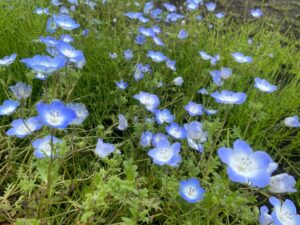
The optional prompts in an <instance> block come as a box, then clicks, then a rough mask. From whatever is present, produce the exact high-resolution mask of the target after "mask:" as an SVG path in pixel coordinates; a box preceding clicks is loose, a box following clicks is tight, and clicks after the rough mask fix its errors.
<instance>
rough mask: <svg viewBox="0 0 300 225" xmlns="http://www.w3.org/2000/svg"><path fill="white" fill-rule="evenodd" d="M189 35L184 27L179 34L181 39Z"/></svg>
mask: <svg viewBox="0 0 300 225" xmlns="http://www.w3.org/2000/svg"><path fill="white" fill-rule="evenodd" d="M188 36H189V35H188V32H187V31H186V30H184V29H181V30H180V31H179V33H178V35H177V37H178V38H179V39H180V40H183V39H186V38H187V37H188Z"/></svg>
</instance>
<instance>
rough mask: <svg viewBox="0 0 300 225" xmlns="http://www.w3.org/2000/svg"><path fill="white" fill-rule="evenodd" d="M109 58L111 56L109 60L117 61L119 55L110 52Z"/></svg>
mask: <svg viewBox="0 0 300 225" xmlns="http://www.w3.org/2000/svg"><path fill="white" fill-rule="evenodd" d="M108 56H109V58H111V59H116V58H118V54H117V53H115V52H110V53H108Z"/></svg>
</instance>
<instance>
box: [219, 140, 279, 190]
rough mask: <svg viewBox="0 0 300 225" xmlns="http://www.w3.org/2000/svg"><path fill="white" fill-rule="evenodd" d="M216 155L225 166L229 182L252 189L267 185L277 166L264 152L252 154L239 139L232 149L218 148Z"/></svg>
mask: <svg viewBox="0 0 300 225" xmlns="http://www.w3.org/2000/svg"><path fill="white" fill-rule="evenodd" d="M218 155H219V157H220V158H221V161H222V162H223V163H225V164H226V165H227V174H228V176H229V179H230V180H231V181H233V182H238V183H244V184H249V185H251V186H254V187H266V186H267V185H269V183H270V179H271V173H272V172H273V171H274V170H275V169H276V168H277V166H278V165H277V163H274V162H273V160H272V158H271V157H270V156H269V155H268V154H267V153H266V152H263V151H255V152H253V150H252V148H251V147H250V146H249V145H248V143H247V142H245V141H243V140H240V139H238V140H236V141H235V142H234V143H233V149H231V148H224V147H222V148H219V149H218Z"/></svg>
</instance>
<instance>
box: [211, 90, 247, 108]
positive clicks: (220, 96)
mask: <svg viewBox="0 0 300 225" xmlns="http://www.w3.org/2000/svg"><path fill="white" fill-rule="evenodd" d="M211 96H212V97H213V98H214V99H215V100H216V102H218V103H223V104H238V105H240V104H243V103H244V102H245V101H246V98H247V95H246V94H245V93H243V92H232V91H227V90H223V91H222V92H221V93H220V92H218V91H216V92H213V93H212V94H211Z"/></svg>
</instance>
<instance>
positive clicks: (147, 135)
mask: <svg viewBox="0 0 300 225" xmlns="http://www.w3.org/2000/svg"><path fill="white" fill-rule="evenodd" d="M152 137H153V134H152V133H151V132H150V131H145V132H144V133H142V136H141V138H140V144H141V146H143V147H148V146H150V145H151V141H152Z"/></svg>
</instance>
